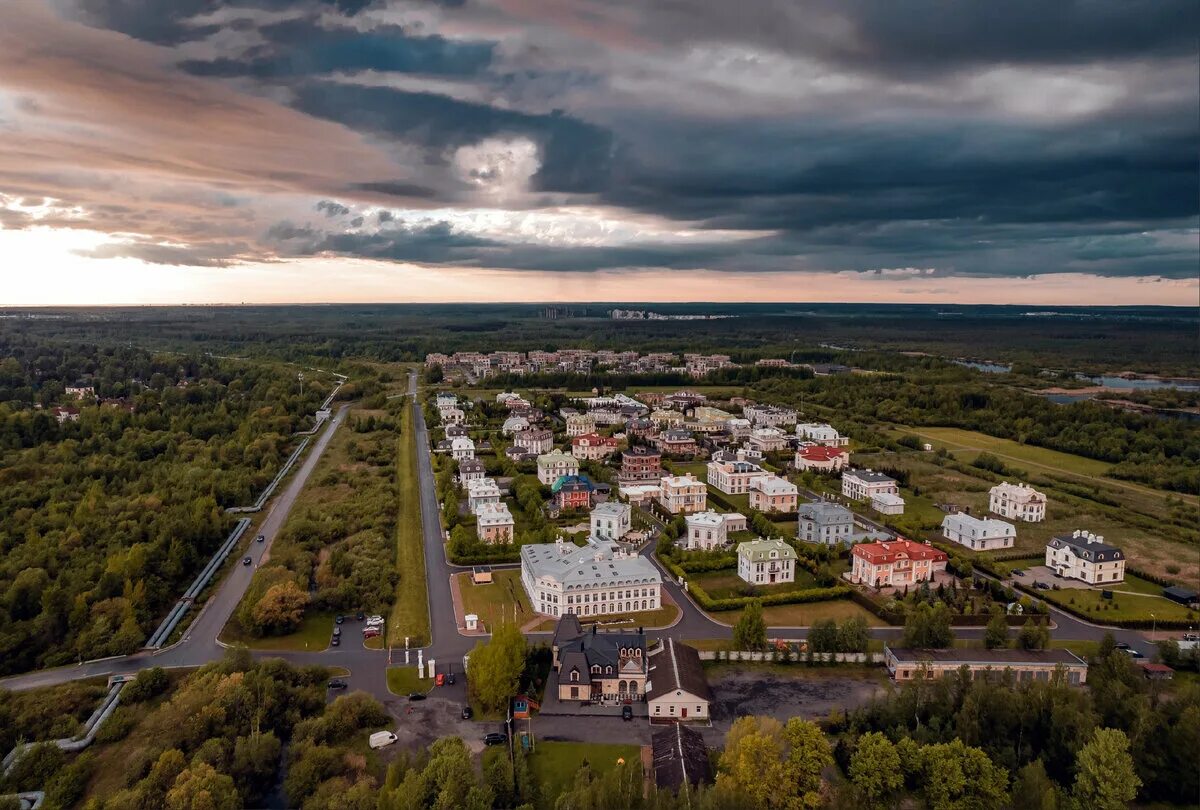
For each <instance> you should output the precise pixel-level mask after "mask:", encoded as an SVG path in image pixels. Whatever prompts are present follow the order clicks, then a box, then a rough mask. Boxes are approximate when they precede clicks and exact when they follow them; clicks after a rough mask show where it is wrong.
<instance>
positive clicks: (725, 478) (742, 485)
mask: <svg viewBox="0 0 1200 810" xmlns="http://www.w3.org/2000/svg"><path fill="white" fill-rule="evenodd" d="M720 457H721V458H722V459H728V457H729V456H728V454H722V455H721V456H720ZM768 475H770V473H768V472H767V471H766V470H764V469H763V468H762V467H760V466H758V465H757V464H755V463H754V462H752V461H747V460H746V455H745V453H743V452H742V451H738V453H737V455H736V457H735V458H734V459H732V460H720V461H718V460H715V459H714V460H713V461H710V462H708V465H707V466H706V467H705V480H706V481H707V482H708V484H709V485H710V486H711V487H713V488H714V489H716V490H717V491H719V492H724V493H725V494H726V495H744V494H746V493H748V492H749V491H750V487H751V486H752V485H753V484H754V482H755V481H757V480H758V479H759V478H765V477H766V476H768Z"/></svg>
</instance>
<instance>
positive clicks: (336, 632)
mask: <svg viewBox="0 0 1200 810" xmlns="http://www.w3.org/2000/svg"><path fill="white" fill-rule="evenodd" d="M333 634H334V635H335V636H340V635H341V634H342V628H340V627H334V628H333Z"/></svg>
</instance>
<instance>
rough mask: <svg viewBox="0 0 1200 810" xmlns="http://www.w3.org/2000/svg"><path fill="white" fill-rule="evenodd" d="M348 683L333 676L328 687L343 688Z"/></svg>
mask: <svg viewBox="0 0 1200 810" xmlns="http://www.w3.org/2000/svg"><path fill="white" fill-rule="evenodd" d="M347 685H348V684H347V683H346V682H345V681H343V680H342V679H341V678H334V679H333V680H332V681H330V682H329V688H330V689H345V688H346V686H347Z"/></svg>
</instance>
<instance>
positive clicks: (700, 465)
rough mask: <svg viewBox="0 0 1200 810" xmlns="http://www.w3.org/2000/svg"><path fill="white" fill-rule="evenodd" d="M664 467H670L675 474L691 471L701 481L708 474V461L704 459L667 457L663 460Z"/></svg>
mask: <svg viewBox="0 0 1200 810" xmlns="http://www.w3.org/2000/svg"><path fill="white" fill-rule="evenodd" d="M663 467H665V468H667V469H669V470H670V471H671V472H672V473H674V474H675V475H686V474H687V473H691V474H692V475H694V476H696V477H697V478H699V479H700V480H701V481H703V480H704V478H705V476H706V475H707V474H708V463H707V462H704V461H671V460H670V459H667V460H666V461H664V462H663Z"/></svg>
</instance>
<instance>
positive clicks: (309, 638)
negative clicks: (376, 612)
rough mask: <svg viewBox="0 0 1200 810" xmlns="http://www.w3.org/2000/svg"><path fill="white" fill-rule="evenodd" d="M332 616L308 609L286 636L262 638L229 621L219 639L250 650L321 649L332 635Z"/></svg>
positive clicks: (326, 644)
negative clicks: (291, 631) (292, 631)
mask: <svg viewBox="0 0 1200 810" xmlns="http://www.w3.org/2000/svg"><path fill="white" fill-rule="evenodd" d="M333 616H334V614H332V613H328V612H318V611H314V610H310V611H308V612H307V613H305V614H304V621H302V622H301V623H300V627H299V628H298V629H297V630H296V632H294V633H289V634H287V635H286V636H264V637H262V638H255V637H254V636H251V635H249V634H248V633H244V632H242V628H241V626H240V625H239V624H238V623H237V622H236V621H231V622H229V623H228V624H227V625H225V629H224V630H223V631H222V632H221V641H223V642H225V643H226V644H236V645H240V646H243V647H249V648H250V649H252V650H277V651H278V650H290V651H301V652H303V651H304V650H312V651H315V650H323V649H325V648H326V647H328V646H329V639H330V637H331V636H332V635H333ZM342 632H343V633H345V632H346V631H345V630H343V631H342ZM343 643H344V642H343Z"/></svg>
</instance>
